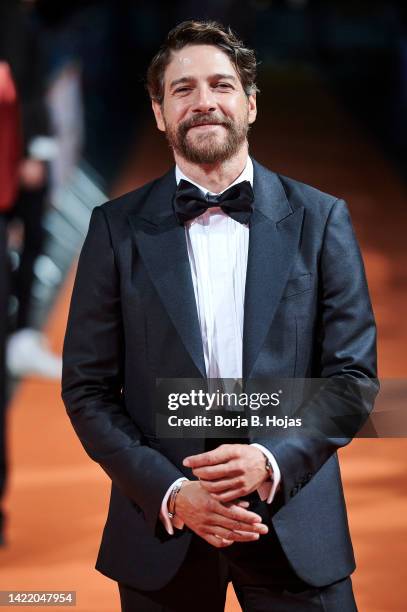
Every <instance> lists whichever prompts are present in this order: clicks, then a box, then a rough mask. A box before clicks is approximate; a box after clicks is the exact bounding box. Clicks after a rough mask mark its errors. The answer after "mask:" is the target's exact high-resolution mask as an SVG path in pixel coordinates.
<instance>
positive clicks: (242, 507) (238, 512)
mask: <svg viewBox="0 0 407 612" xmlns="http://www.w3.org/2000/svg"><path fill="white" fill-rule="evenodd" d="M183 463H184V465H185V466H186V467H190V468H192V472H193V474H194V475H195V476H196V477H197V478H199V482H196V481H192V482H185V483H184V484H183V485H182V487H181V490H180V492H179V493H178V496H177V501H176V514H177V516H178V517H179V518H180V519H181V520H182V521H183V522H184V523H185V524H186V525H187V526H188V527H189V528H190V529H192V531H194V532H195V533H197V534H198V535H199V536H200V537H202V538H203V539H205V540H206V541H207V542H209V543H210V544H212V545H213V546H216V547H217V548H222V547H225V546H230V545H231V544H233V542H251V541H254V540H257V539H258V538H259V536H260V535H262V534H266V533H267V532H268V528H267V526H266V525H264V524H263V523H262V522H261V520H262V519H261V517H260V516H259V515H258V514H256V513H254V512H251V511H249V510H248V509H247V508H248V506H249V504H248V502H246V501H243V500H241V499H240V498H241V497H242V496H245V495H248V494H249V493H251V492H252V491H255V490H256V489H257V488H258V487H259V486H260V485H261V484H262V483H263V482H264V481H265V480H266V479H267V478H268V474H267V471H266V469H265V458H264V455H263V453H262V452H261V451H260V449H258V448H256V447H253V446H249V445H245V444H222V445H221V446H219V447H218V448H217V449H215V450H212V451H209V452H206V453H202V454H199V455H193V456H190V457H186V458H185V459H184V462H183Z"/></svg>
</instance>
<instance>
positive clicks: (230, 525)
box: [208, 514, 268, 535]
mask: <svg viewBox="0 0 407 612" xmlns="http://www.w3.org/2000/svg"><path fill="white" fill-rule="evenodd" d="M208 525H211V527H210V528H208V530H209V531H212V528H213V526H215V527H216V526H219V527H223V528H224V529H228V530H229V531H233V532H235V531H244V532H246V533H257V534H259V535H265V534H266V533H268V527H267V525H265V524H264V523H252V524H249V523H244V522H243V521H234V520H232V519H228V518H226V517H225V516H222V515H220V514H217V515H215V516H213V517H210V518H209V517H208Z"/></svg>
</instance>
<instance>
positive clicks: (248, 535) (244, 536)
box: [210, 525, 260, 542]
mask: <svg viewBox="0 0 407 612" xmlns="http://www.w3.org/2000/svg"><path fill="white" fill-rule="evenodd" d="M210 535H214V536H215V537H217V538H220V539H223V540H228V541H232V542H256V541H257V540H258V539H259V537H260V535H259V534H258V533H255V532H253V531H241V530H237V531H231V530H230V529H225V528H223V527H221V526H220V525H211V527H210Z"/></svg>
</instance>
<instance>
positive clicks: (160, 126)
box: [151, 100, 165, 132]
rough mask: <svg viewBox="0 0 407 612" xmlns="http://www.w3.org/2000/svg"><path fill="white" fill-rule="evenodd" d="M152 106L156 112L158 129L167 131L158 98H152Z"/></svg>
mask: <svg viewBox="0 0 407 612" xmlns="http://www.w3.org/2000/svg"><path fill="white" fill-rule="evenodd" d="M151 106H152V108H153V113H154V117H155V121H156V124H157V127H158V129H159V130H160V131H161V132H165V123H164V118H163V113H162V108H161V104H160V103H159V102H157V100H151Z"/></svg>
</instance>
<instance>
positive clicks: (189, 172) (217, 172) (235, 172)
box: [174, 142, 248, 193]
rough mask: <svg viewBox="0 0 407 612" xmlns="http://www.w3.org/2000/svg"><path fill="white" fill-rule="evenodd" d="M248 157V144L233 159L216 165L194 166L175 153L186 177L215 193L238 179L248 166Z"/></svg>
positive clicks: (177, 162) (178, 164)
mask: <svg viewBox="0 0 407 612" xmlns="http://www.w3.org/2000/svg"><path fill="white" fill-rule="evenodd" d="M247 156H248V146H247V142H246V143H245V144H244V146H243V147H242V148H241V149H240V150H239V151H238V153H237V154H236V155H234V156H233V157H232V158H231V159H228V160H226V161H224V162H219V163H214V164H194V163H192V162H189V161H187V160H186V159H184V158H183V157H181V156H180V155H178V153H177V152H176V151H174V158H175V162H176V164H177V166H178V167H179V168H180V170H181V171H182V172H183V173H184V174H185V176H187V177H188V178H190V179H192V180H193V181H195V182H196V183H198V184H199V185H202V187H205V189H207V190H208V191H212V192H213V193H219V192H220V191H223V190H224V189H226V188H227V187H229V185H230V184H231V183H233V181H234V180H236V179H237V177H238V176H239V175H240V174H241V173H242V172H243V170H244V168H245V166H246V163H247Z"/></svg>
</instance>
